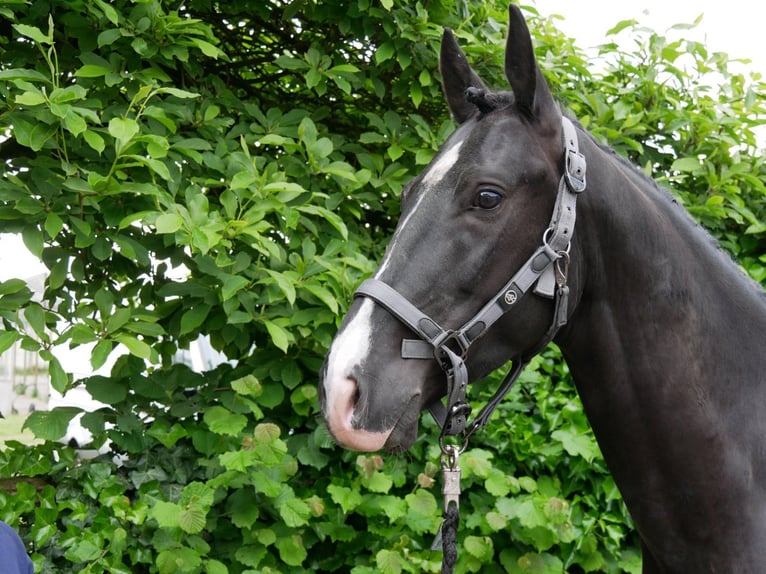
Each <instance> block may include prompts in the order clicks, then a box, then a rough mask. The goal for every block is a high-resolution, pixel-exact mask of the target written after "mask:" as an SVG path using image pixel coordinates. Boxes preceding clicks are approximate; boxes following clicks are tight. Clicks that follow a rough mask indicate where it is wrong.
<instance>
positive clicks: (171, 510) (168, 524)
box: [149, 500, 181, 528]
mask: <svg viewBox="0 0 766 574" xmlns="http://www.w3.org/2000/svg"><path fill="white" fill-rule="evenodd" d="M180 516H181V507H180V506H179V505H177V504H174V503H172V502H166V501H164V500H158V501H157V502H155V503H154V504H153V505H152V507H151V509H150V510H149V517H150V518H153V519H154V520H156V521H157V524H159V525H160V528H176V527H178V526H179V525H180V524H179V520H180Z"/></svg>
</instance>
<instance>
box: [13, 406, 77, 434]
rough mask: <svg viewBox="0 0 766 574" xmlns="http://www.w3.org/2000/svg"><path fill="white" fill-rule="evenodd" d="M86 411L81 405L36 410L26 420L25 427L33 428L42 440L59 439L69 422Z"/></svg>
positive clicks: (64, 432)
mask: <svg viewBox="0 0 766 574" xmlns="http://www.w3.org/2000/svg"><path fill="white" fill-rule="evenodd" d="M83 412H84V411H83V410H82V409H81V408H79V407H55V408H53V409H52V410H50V411H35V412H33V413H31V414H30V415H29V417H28V418H27V420H26V421H25V422H24V428H27V429H29V430H31V431H32V432H33V433H34V435H35V436H36V437H37V438H39V439H42V440H58V439H60V438H61V437H63V436H64V435H65V434H66V432H67V428H68V427H69V422H70V421H71V420H72V419H73V418H74V417H76V416H77V415H79V414H81V413H83Z"/></svg>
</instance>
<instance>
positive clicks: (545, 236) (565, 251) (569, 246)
mask: <svg viewBox="0 0 766 574" xmlns="http://www.w3.org/2000/svg"><path fill="white" fill-rule="evenodd" d="M555 232H556V230H555V229H554V228H553V227H549V228H548V229H546V230H545V232H544V233H543V245H545V246H546V247H550V248H551V249H553V248H552V247H551V244H550V243H549V241H548V239H549V238H550V235H549V234H550V233H555ZM571 247H572V242H571V241H568V242H567V247H566V249H559V250H558V251H557V252H556V253H558V254H559V256H561V254H562V253H566V254H567V255H569V250H570V248H571Z"/></svg>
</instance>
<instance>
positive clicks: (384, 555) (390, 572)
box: [375, 548, 404, 574]
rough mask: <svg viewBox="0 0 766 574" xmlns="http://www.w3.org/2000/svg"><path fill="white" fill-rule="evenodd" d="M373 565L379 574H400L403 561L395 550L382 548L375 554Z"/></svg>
mask: <svg viewBox="0 0 766 574" xmlns="http://www.w3.org/2000/svg"><path fill="white" fill-rule="evenodd" d="M375 564H376V566H377V567H378V569H379V570H380V572H381V574H401V572H402V569H403V567H404V560H403V559H402V556H401V555H400V554H399V552H397V551H396V550H388V549H387V548H383V549H381V550H378V553H377V554H375Z"/></svg>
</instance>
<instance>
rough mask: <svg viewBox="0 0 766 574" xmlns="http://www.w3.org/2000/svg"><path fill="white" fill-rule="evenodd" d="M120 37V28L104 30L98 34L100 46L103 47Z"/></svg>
mask: <svg viewBox="0 0 766 574" xmlns="http://www.w3.org/2000/svg"><path fill="white" fill-rule="evenodd" d="M120 38H122V31H121V30H120V29H119V28H112V29H111V30H104V31H103V32H101V33H100V34H99V35H98V47H99V48H103V47H104V46H108V45H110V44H113V43H114V42H116V41H117V40H119V39H120Z"/></svg>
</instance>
